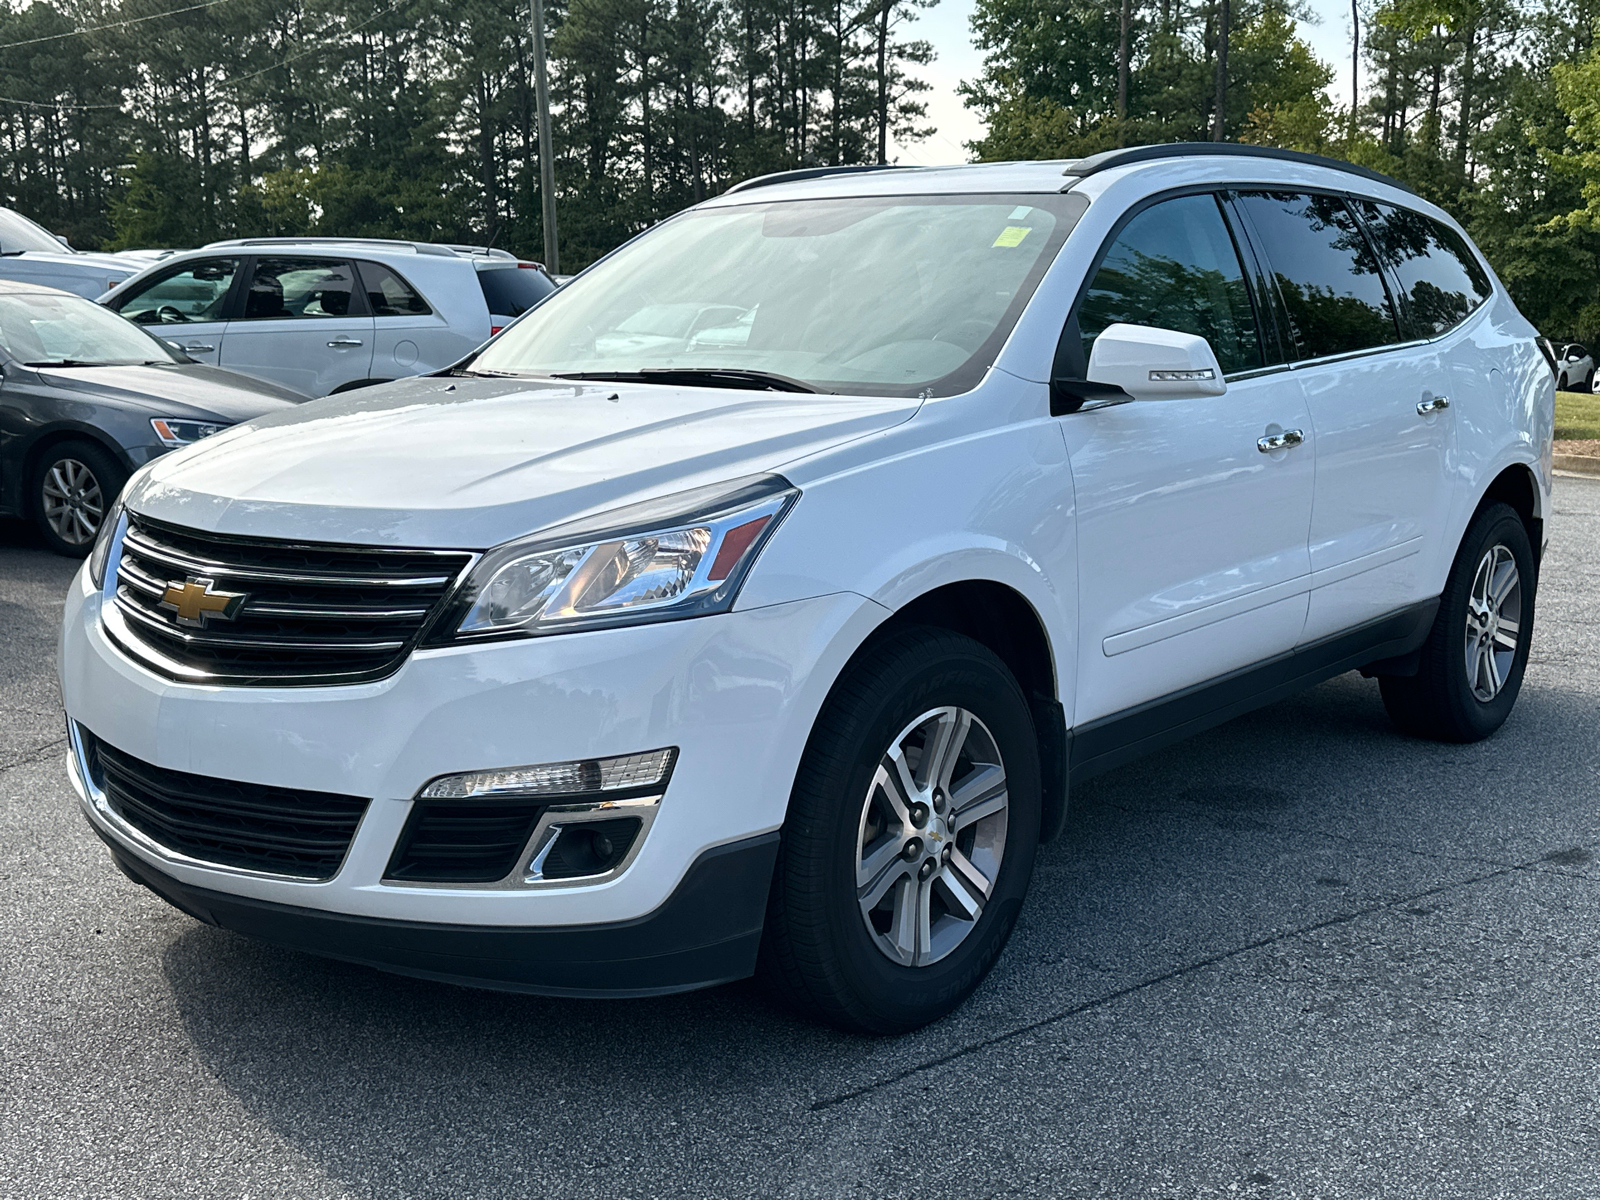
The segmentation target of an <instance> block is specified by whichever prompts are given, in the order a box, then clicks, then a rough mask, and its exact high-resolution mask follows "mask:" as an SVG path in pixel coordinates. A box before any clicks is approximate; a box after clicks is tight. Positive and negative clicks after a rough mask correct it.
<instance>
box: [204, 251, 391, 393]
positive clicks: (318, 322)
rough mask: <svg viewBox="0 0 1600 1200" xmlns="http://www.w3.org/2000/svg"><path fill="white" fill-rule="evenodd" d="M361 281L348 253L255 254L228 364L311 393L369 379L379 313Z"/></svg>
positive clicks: (232, 329) (225, 355)
mask: <svg viewBox="0 0 1600 1200" xmlns="http://www.w3.org/2000/svg"><path fill="white" fill-rule="evenodd" d="M355 280H356V275H355V264H354V263H352V262H350V261H349V260H348V259H342V258H325V257H321V256H312V255H266V254H263V255H259V256H257V257H256V258H253V259H252V260H251V261H250V266H249V283H248V286H247V288H246V290H245V292H244V299H243V303H242V305H240V306H239V316H238V317H237V318H236V319H235V320H233V321H231V322H230V323H229V325H228V336H227V339H226V348H225V349H224V350H223V352H222V365H223V366H225V367H230V368H232V369H233V370H235V371H243V372H244V373H245V374H247V375H257V376H260V377H261V378H263V379H270V380H272V381H273V382H275V383H281V384H283V385H284V386H285V387H291V388H293V389H294V390H295V391H297V392H301V393H303V394H304V395H307V396H326V395H327V394H328V393H329V392H331V391H334V390H335V389H336V388H340V387H343V386H344V385H345V384H349V383H355V382H357V381H359V380H364V379H368V378H370V377H371V366H372V333H373V330H372V315H371V314H370V313H369V312H368V311H367V301H366V297H365V296H364V295H363V294H362V292H361V289H360V288H358V287H357V286H356V282H355Z"/></svg>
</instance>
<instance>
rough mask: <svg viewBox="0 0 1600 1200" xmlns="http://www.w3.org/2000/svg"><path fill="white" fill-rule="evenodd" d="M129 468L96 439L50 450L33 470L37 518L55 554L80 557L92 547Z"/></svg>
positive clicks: (34, 514) (40, 529)
mask: <svg viewBox="0 0 1600 1200" xmlns="http://www.w3.org/2000/svg"><path fill="white" fill-rule="evenodd" d="M127 480H128V473H127V471H125V470H123V468H122V465H121V464H120V463H118V462H117V460H116V459H115V458H113V457H112V456H111V454H110V452H109V451H107V450H106V449H105V448H104V447H101V446H97V445H95V444H94V443H93V442H87V441H84V442H59V443H57V444H56V445H54V446H51V447H50V448H49V449H48V450H46V451H45V452H44V454H43V456H42V457H41V458H40V460H39V464H38V466H37V467H36V468H35V469H34V472H33V481H32V497H31V499H32V507H33V516H34V521H35V522H36V523H37V525H38V527H39V532H40V533H41V534H43V535H44V540H45V543H46V544H47V545H48V546H49V547H50V549H52V550H54V551H55V552H56V553H57V554H65V555H68V556H70V557H72V558H82V557H83V556H84V555H86V554H88V553H89V549H90V547H92V546H93V545H94V539H95V536H96V535H97V534H98V533H99V532H100V523H101V521H103V520H105V515H106V512H107V510H108V509H110V507H111V505H112V502H113V501H115V500H116V498H117V494H118V493H119V492H121V491H122V485H123V484H124V483H126V482H127Z"/></svg>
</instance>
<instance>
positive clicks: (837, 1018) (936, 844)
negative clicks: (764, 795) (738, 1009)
mask: <svg viewBox="0 0 1600 1200" xmlns="http://www.w3.org/2000/svg"><path fill="white" fill-rule="evenodd" d="M1039 812H1040V776H1039V751H1038V743H1037V739H1036V737H1035V734H1034V729H1033V721H1032V718H1031V716H1030V714H1029V711H1028V705H1027V702H1026V700H1025V699H1024V698H1023V695H1022V691H1021V689H1020V688H1019V687H1018V686H1017V683H1016V680H1015V679H1014V678H1013V677H1012V675H1011V673H1010V671H1008V670H1007V669H1006V666H1005V664H1004V663H1002V662H1001V661H1000V659H999V658H997V657H996V656H995V655H994V654H993V653H991V652H990V651H989V650H988V649H987V648H985V647H984V646H982V645H981V644H979V643H978V642H976V641H973V640H972V639H970V638H967V637H963V636H960V635H958V634H954V633H950V632H948V631H946V630H940V629H932V628H922V627H912V628H908V629H904V630H900V631H897V632H895V633H892V634H890V635H888V636H887V637H885V638H884V639H883V640H882V641H880V642H879V643H877V644H876V645H875V646H873V647H871V648H870V649H869V650H868V651H867V652H866V653H865V654H864V655H862V656H861V658H860V659H858V661H857V662H856V663H854V664H852V666H851V668H850V670H849V671H847V672H846V674H845V675H844V676H843V677H842V678H841V679H840V680H839V682H838V683H837V684H836V685H835V687H834V691H833V694H832V695H831V696H830V697H829V699H828V701H827V703H826V705H825V706H824V708H823V711H822V713H821V715H820V716H819V717H818V718H817V724H816V726H815V728H814V729H813V730H812V734H811V738H810V741H809V743H808V744H807V747H806V751H805V756H804V758H803V759H802V760H801V764H800V770H799V772H798V774H797V775H796V779H795V786H794V792H793V795H792V797H791V799H790V803H789V816H788V820H787V821H786V822H785V825H784V830H783V842H782V848H781V850H780V851H779V861H778V869H777V874H776V877H775V879H774V881H773V889H772V900H771V904H770V906H769V911H768V916H767V928H766V938H765V943H764V945H763V962H762V966H763V973H764V974H765V975H766V976H767V978H768V980H769V981H770V982H771V983H773V984H774V985H776V987H777V988H778V990H779V991H781V992H782V993H783V994H784V995H785V997H786V998H787V999H788V1000H789V1001H790V1002H792V1003H794V1004H796V1005H797V1006H798V1007H800V1008H802V1009H803V1010H806V1011H809V1012H811V1013H813V1014H815V1015H817V1016H820V1017H822V1018H823V1019H824V1020H827V1021H829V1022H831V1023H833V1024H835V1025H838V1026H840V1027H841V1028H844V1029H848V1030H852V1031H855V1032H861V1033H899V1032H903V1031H905V1030H908V1029H915V1028H917V1027H918V1026H920V1025H925V1024H927V1023H928V1022H929V1021H932V1020H935V1019H937V1018H938V1017H941V1016H943V1015H944V1014H945V1013H947V1012H949V1011H950V1010H952V1009H953V1008H955V1007H956V1006H957V1005H958V1004H960V1003H961V1001H962V1000H964V999H965V998H966V996H967V995H968V994H969V993H970V992H971V991H972V990H973V989H974V988H976V987H977V986H978V984H979V983H980V982H981V981H982V980H983V977H984V976H985V975H986V974H988V972H989V969H990V968H991V967H992V966H993V965H994V963H995V960H996V959H997V958H998V957H999V955H1000V951H1001V950H1002V949H1003V948H1004V946H1005V943H1006V939H1007V938H1008V937H1009V936H1010V933H1011V929H1012V926H1013V925H1014V924H1015V923H1016V919H1017V913H1018V911H1019V910H1020V909H1021V907H1022V897H1023V895H1024V893H1025V892H1026V891H1027V887H1028V880H1029V878H1030V877H1031V876H1032V873H1033V855H1034V850H1035V848H1036V847H1037V845H1038V837H1039Z"/></svg>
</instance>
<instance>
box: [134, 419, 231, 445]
mask: <svg viewBox="0 0 1600 1200" xmlns="http://www.w3.org/2000/svg"><path fill="white" fill-rule="evenodd" d="M150 428H151V429H154V430H155V431H156V436H157V437H158V438H160V439H161V444H162V445H163V446H165V447H167V448H168V449H169V450H176V449H177V448H178V447H179V446H188V445H190V444H192V443H194V442H198V441H199V440H200V439H201V438H208V437H210V436H211V435H212V434H213V433H221V432H222V431H223V430H224V429H226V428H228V427H227V426H226V425H223V424H219V423H218V422H216V421H180V420H176V419H175V418H172V417H151V418H150Z"/></svg>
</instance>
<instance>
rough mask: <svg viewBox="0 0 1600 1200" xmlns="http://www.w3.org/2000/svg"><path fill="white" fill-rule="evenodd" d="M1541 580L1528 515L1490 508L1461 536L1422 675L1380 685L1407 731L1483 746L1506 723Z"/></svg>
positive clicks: (1398, 723) (1420, 670) (1389, 678)
mask: <svg viewBox="0 0 1600 1200" xmlns="http://www.w3.org/2000/svg"><path fill="white" fill-rule="evenodd" d="M1537 578H1538V577H1537V574H1536V568H1535V566H1534V560H1533V548H1532V545H1531V544H1530V543H1529V541H1528V531H1527V527H1526V526H1524V525H1523V523H1522V518H1521V517H1519V516H1518V515H1517V513H1516V511H1515V510H1514V509H1512V508H1511V507H1510V506H1509V505H1505V504H1491V505H1488V506H1487V507H1485V508H1484V509H1483V511H1481V512H1480V513H1479V514H1478V515H1477V516H1476V517H1475V518H1474V519H1473V522H1472V524H1471V525H1470V526H1469V527H1468V529H1467V534H1466V536H1465V537H1464V538H1462V539H1461V548H1460V550H1459V551H1457V553H1456V561H1455V565H1454V566H1452V567H1451V569H1450V578H1449V579H1448V580H1447V581H1446V583H1445V588H1444V593H1443V595H1441V596H1440V597H1439V613H1438V615H1437V616H1436V617H1435V618H1434V622H1433V630H1432V631H1431V632H1430V633H1429V635H1428V640H1427V642H1425V643H1424V644H1423V647H1422V651H1421V655H1420V662H1419V664H1418V668H1417V673H1416V674H1415V675H1411V676H1400V675H1386V676H1381V677H1380V678H1379V680H1378V685H1379V688H1380V689H1381V691H1382V694H1383V706H1384V708H1385V709H1387V710H1388V713H1389V718H1390V720H1392V721H1393V722H1394V723H1395V725H1396V726H1397V727H1398V728H1399V729H1400V730H1401V731H1402V732H1405V733H1409V734H1412V735H1413V736H1415V737H1425V738H1432V739H1434V740H1436V741H1442V742H1476V741H1479V740H1481V739H1483V738H1486V737H1488V736H1489V735H1490V734H1491V733H1493V732H1494V731H1495V730H1497V729H1499V728H1500V726H1501V725H1502V724H1504V723H1505V720H1506V718H1507V717H1508V716H1510V715H1511V706H1512V705H1513V704H1515V703H1516V700H1517V693H1518V692H1519V691H1520V690H1521V688H1522V675H1523V671H1524V670H1525V669H1526V668H1527V665H1528V647H1529V645H1530V644H1531V642H1532V638H1533V608H1534V588H1535V585H1536V583H1537Z"/></svg>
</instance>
